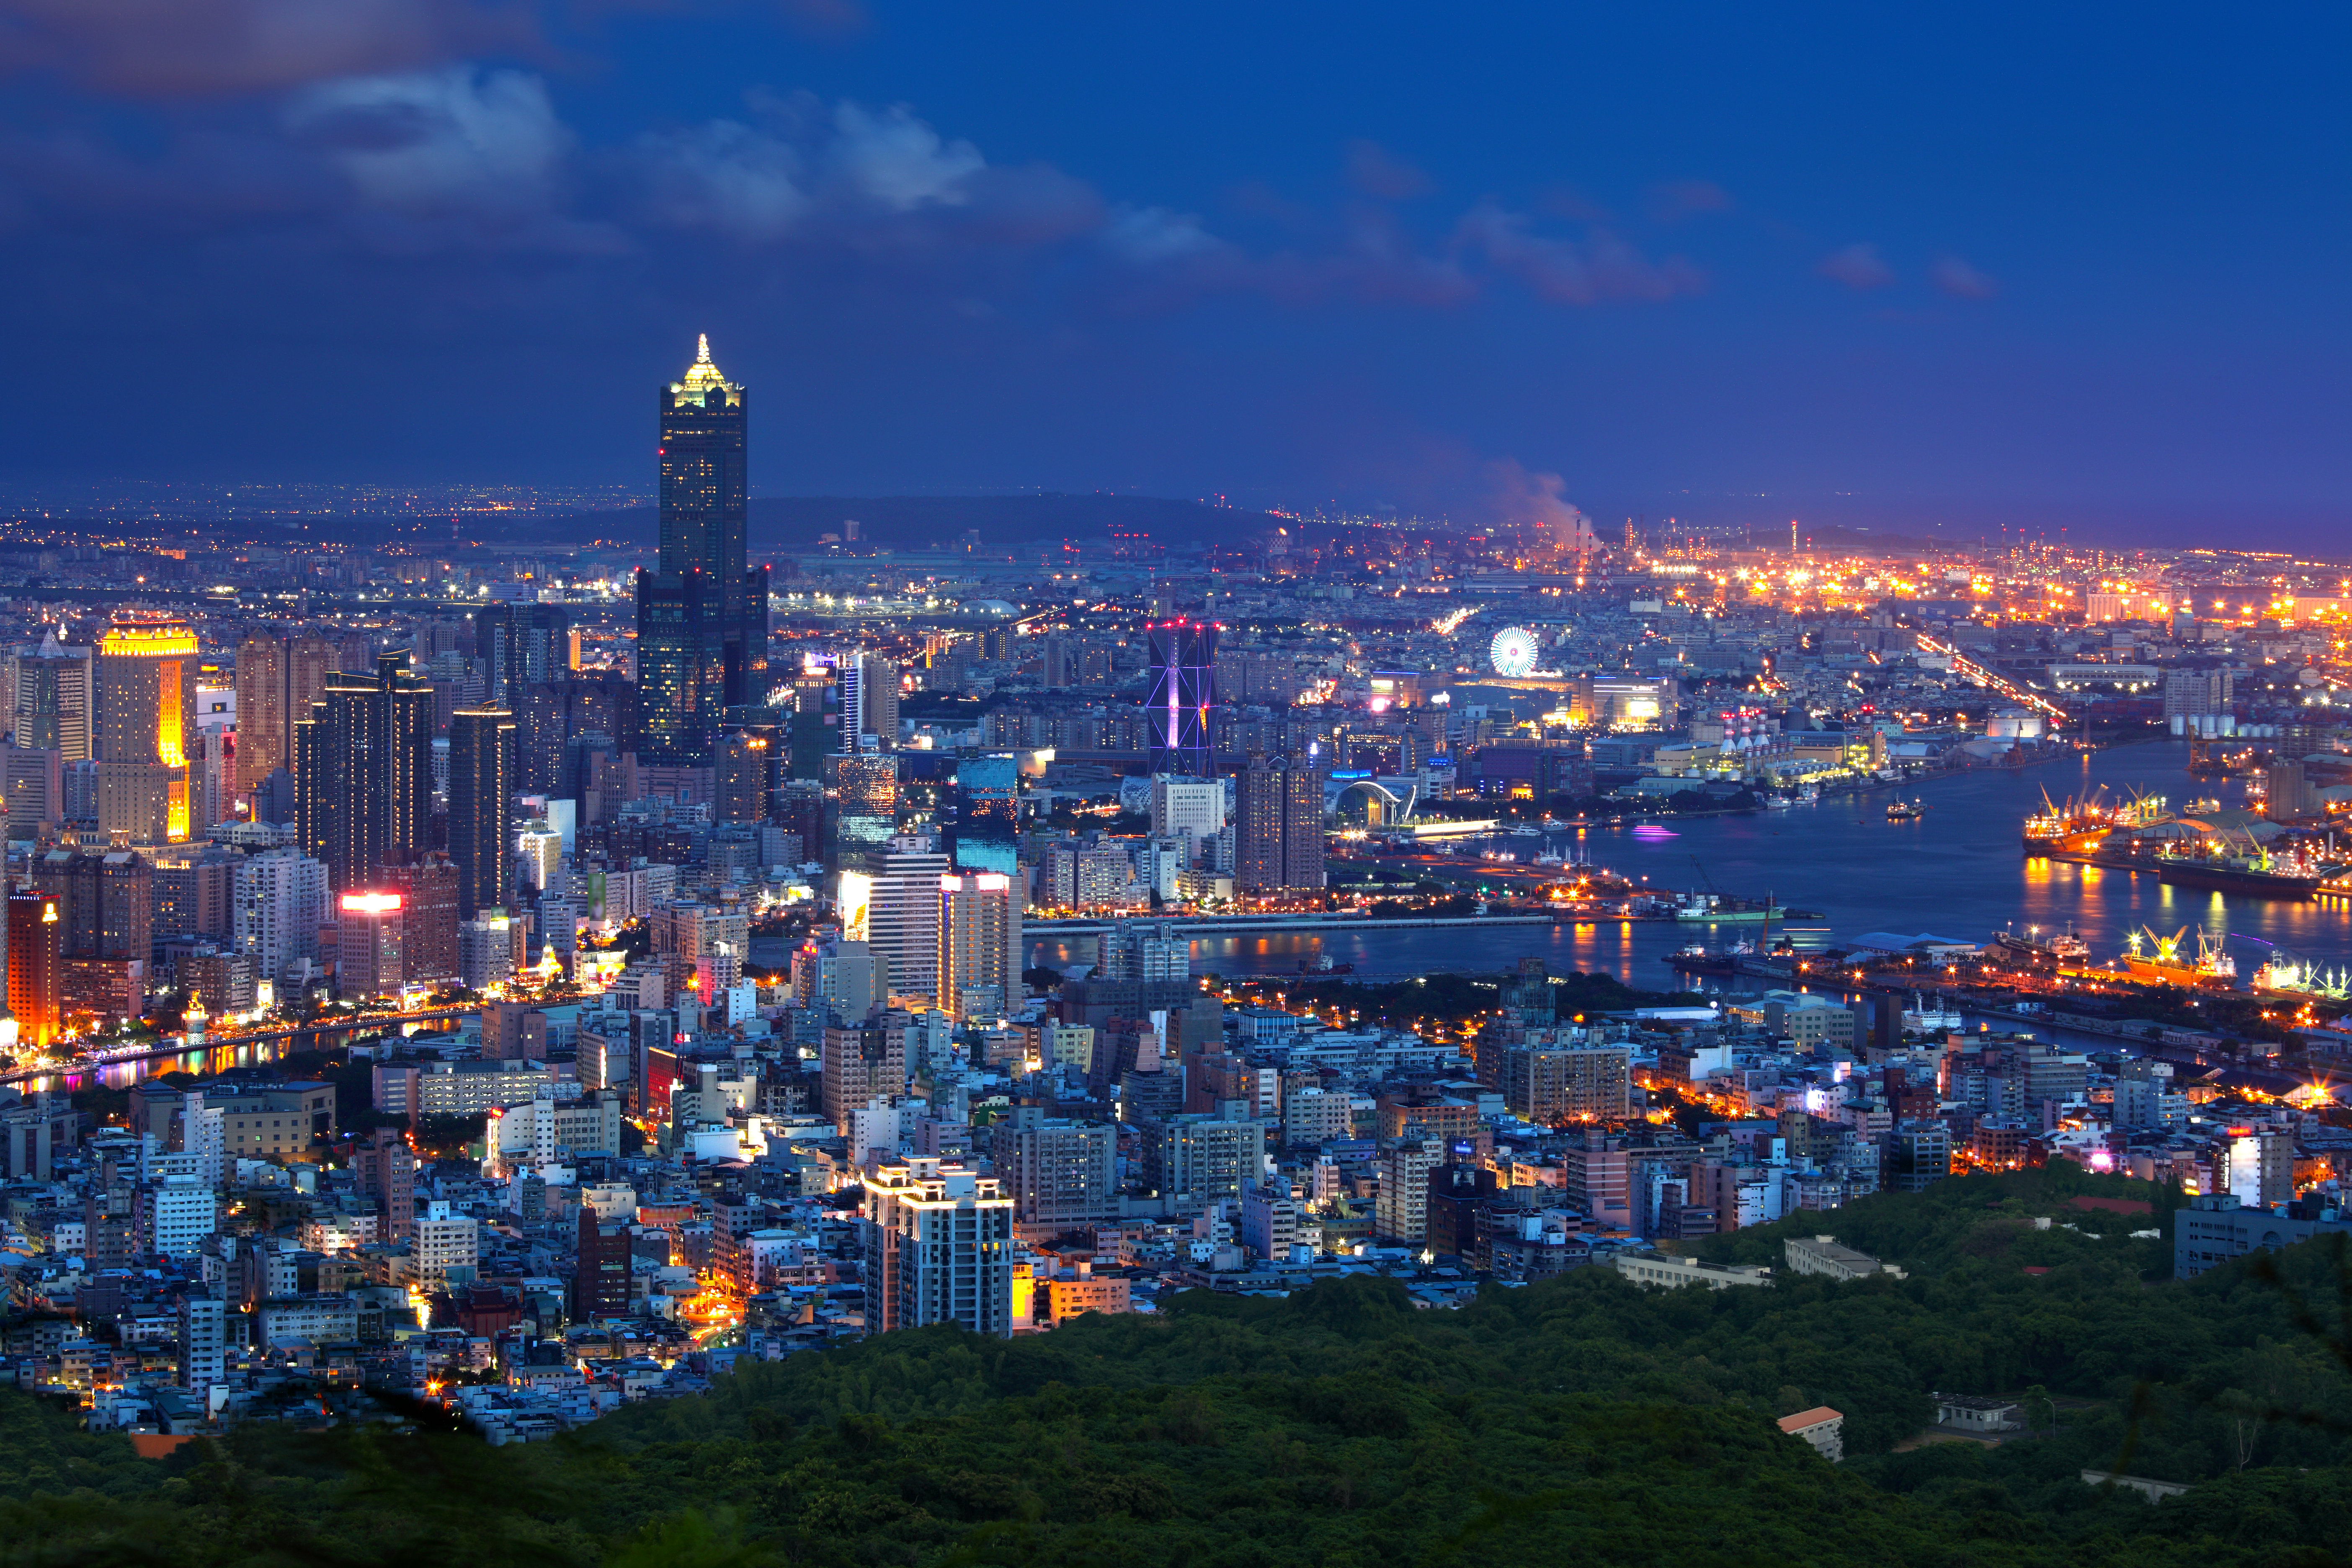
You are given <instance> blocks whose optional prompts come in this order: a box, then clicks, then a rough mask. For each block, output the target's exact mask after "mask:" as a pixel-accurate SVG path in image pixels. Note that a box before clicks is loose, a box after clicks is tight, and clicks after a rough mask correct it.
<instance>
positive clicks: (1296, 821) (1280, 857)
mask: <svg viewBox="0 0 2352 1568" xmlns="http://www.w3.org/2000/svg"><path fill="white" fill-rule="evenodd" d="M1240 784H1241V787H1240V791H1239V794H1240V799H1239V802H1238V805H1239V806H1240V812H1239V816H1240V821H1239V823H1238V824H1237V825H1236V826H1237V827H1238V829H1239V831H1238V832H1237V833H1236V835H1235V840H1236V842H1235V850H1234V880H1235V881H1236V882H1237V883H1239V884H1240V886H1241V887H1242V888H1243V889H1244V890H1246V891H1249V892H1254V893H1299V892H1310V891H1320V890H1321V889H1322V887H1323V775H1322V774H1321V773H1319V772H1318V771H1317V770H1316V769H1315V768H1313V767H1310V766H1308V765H1307V762H1306V760H1305V759H1304V758H1301V757H1276V758H1273V759H1270V760H1269V759H1267V758H1264V757H1253V758H1252V759H1250V765H1249V766H1248V767H1247V768H1245V769H1244V770H1243V773H1242V775H1241V781H1240Z"/></svg>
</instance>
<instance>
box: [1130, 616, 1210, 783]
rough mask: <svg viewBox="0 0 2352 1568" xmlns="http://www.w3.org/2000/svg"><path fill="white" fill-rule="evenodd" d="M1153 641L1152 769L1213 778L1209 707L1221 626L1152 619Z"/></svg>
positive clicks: (1148, 706) (1148, 631)
mask: <svg viewBox="0 0 2352 1568" xmlns="http://www.w3.org/2000/svg"><path fill="white" fill-rule="evenodd" d="M1143 630H1144V635H1145V636H1146V637H1148V638H1149V639H1150V647H1151V695H1150V697H1148V698H1146V699H1145V700H1144V704H1145V708H1144V721H1145V722H1146V723H1147V724H1149V725H1150V729H1151V771H1152V772H1153V773H1180V774H1182V775H1184V776H1185V777H1187V778H1203V779H1204V778H1208V777H1210V776H1211V775H1212V774H1213V772H1214V768H1213V759H1212V757H1211V755H1210V750H1209V747H1210V739H1209V709H1210V707H1211V706H1212V705H1213V704H1214V703H1215V701H1216V700H1217V672H1216V664H1217V628H1216V627H1215V626H1212V625H1210V624H1209V623H1208V622H1206V621H1192V620H1176V621H1147V622H1145V623H1144V627H1143Z"/></svg>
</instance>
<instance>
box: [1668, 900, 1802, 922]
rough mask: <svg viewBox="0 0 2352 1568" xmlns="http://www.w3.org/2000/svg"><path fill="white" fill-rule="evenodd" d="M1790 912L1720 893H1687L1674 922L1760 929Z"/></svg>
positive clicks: (1680, 902)
mask: <svg viewBox="0 0 2352 1568" xmlns="http://www.w3.org/2000/svg"><path fill="white" fill-rule="evenodd" d="M1788 912H1789V911H1788V910H1785V909H1783V908H1781V907H1780V905H1779V904H1772V903H1757V902H1755V901H1754V900H1749V899H1735V898H1729V897H1727V896H1725V895H1724V894H1721V893H1685V894H1684V895H1683V896H1682V897H1681V898H1679V899H1677V900H1675V919H1676V920H1678V921H1709V922H1726V921H1735V922H1738V923H1742V924H1753V925H1761V924H1762V923H1763V922H1765V921H1777V920H1779V919H1780V918H1781V917H1782V916H1783V915H1786V914H1787V913H1788Z"/></svg>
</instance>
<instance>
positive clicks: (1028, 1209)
mask: <svg viewBox="0 0 2352 1568" xmlns="http://www.w3.org/2000/svg"><path fill="white" fill-rule="evenodd" d="M989 1136H990V1145H991V1148H990V1163H992V1165H993V1166H994V1168H995V1171H996V1174H997V1177H998V1179H999V1180H1001V1181H1002V1182H1003V1184H1004V1190H1005V1192H1006V1193H1007V1194H1010V1195H1011V1197H1012V1199H1013V1223H1014V1224H1016V1225H1021V1226H1037V1227H1039V1228H1040V1229H1046V1228H1051V1227H1055V1226H1065V1225H1082V1224H1086V1223H1087V1222H1089V1221H1093V1220H1098V1219H1104V1218H1108V1217H1111V1216H1114V1215H1117V1214H1118V1128H1116V1127H1114V1126H1112V1125H1111V1124H1110V1123H1109V1122H1108V1121H1063V1120H1059V1119H1056V1118H1051V1117H1048V1116H1046V1115H1045V1112H1043V1111H1042V1110H1038V1109H1037V1108H1036V1107H1035V1106H1026V1105H1024V1106H1015V1107H1014V1108H1013V1110H1012V1111H1011V1112H1010V1113H1008V1114H1007V1115H1005V1116H1004V1117H1003V1118H1001V1119H1000V1120H998V1121H996V1122H995V1123H994V1124H993V1125H992V1127H991V1128H990V1129H989Z"/></svg>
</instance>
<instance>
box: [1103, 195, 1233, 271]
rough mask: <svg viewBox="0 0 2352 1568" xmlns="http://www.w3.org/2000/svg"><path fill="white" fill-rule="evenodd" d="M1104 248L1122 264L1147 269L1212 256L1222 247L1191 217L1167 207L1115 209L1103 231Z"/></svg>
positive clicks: (1222, 245)
mask: <svg viewBox="0 0 2352 1568" xmlns="http://www.w3.org/2000/svg"><path fill="white" fill-rule="evenodd" d="M1102 242H1103V247H1104V248H1106V249H1108V250H1109V251H1110V252H1111V253H1112V254H1113V255H1115V256H1118V258H1121V259H1122V260H1126V261H1131V262H1134V263H1136V264H1137V265H1139V266H1144V267H1150V266H1156V265H1159V264H1160V263H1164V262H1171V261H1188V260H1191V259H1192V258H1196V257H1202V256H1210V255H1214V254H1216V253H1218V252H1221V251H1223V250H1224V249H1226V248H1227V247H1226V245H1225V243H1224V242H1223V240H1221V239H1219V238H1217V237H1216V236H1214V235H1213V234H1211V233H1210V232H1209V231H1208V230H1207V229H1205V228H1203V227H1202V226H1201V220H1200V219H1199V218H1198V217H1195V216H1193V215H1192V214H1191V213H1180V212H1172V211H1171V210H1170V209H1169V208H1167V207H1131V206H1120V207H1115V208H1113V209H1112V211H1111V215H1110V221H1109V222H1108V224H1106V225H1105V226H1104V227H1103V235H1102Z"/></svg>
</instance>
